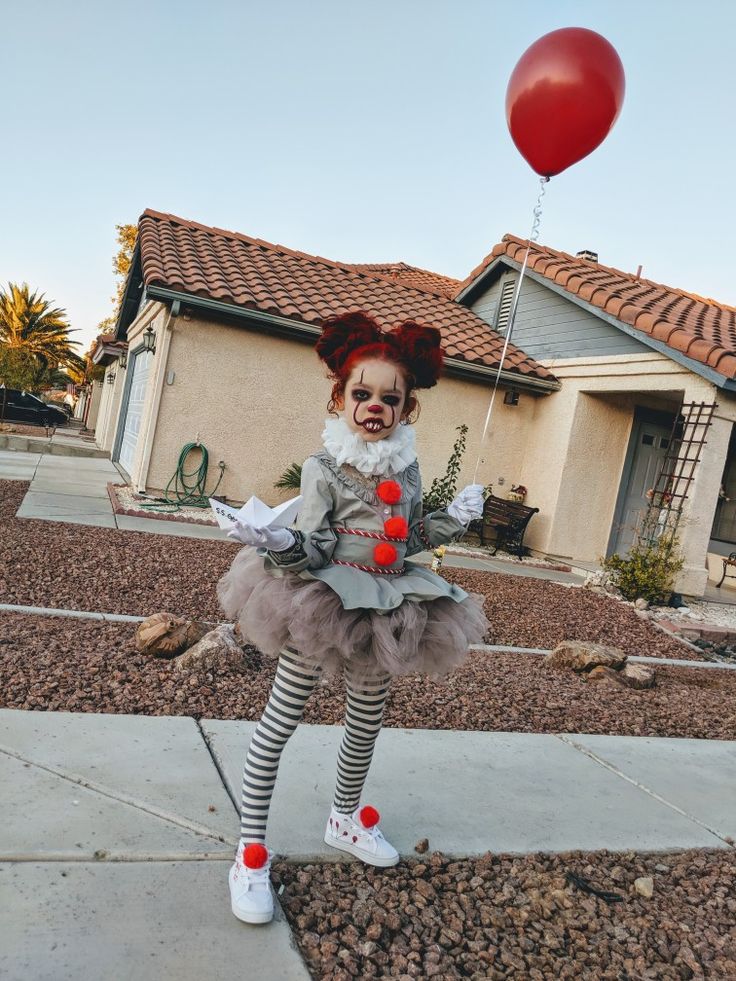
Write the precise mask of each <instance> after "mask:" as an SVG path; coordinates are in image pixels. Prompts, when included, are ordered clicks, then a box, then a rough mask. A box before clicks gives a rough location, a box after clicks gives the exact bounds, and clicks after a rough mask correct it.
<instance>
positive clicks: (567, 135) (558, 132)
mask: <svg viewBox="0 0 736 981" xmlns="http://www.w3.org/2000/svg"><path fill="white" fill-rule="evenodd" d="M625 87H626V80H625V78H624V67H623V65H622V64H621V59H620V58H619V56H618V53H617V52H616V49H615V48H614V47H613V45H612V44H610V43H609V42H608V41H607V40H606V39H605V38H604V37H601V35H600V34H596V32H595V31H589V30H587V28H584V27H563V28H562V29H561V30H559V31H552V32H551V33H550V34H545V35H544V37H540V39H539V40H538V41H535V42H534V44H533V45H532V46H531V47H530V48H528V49H527V50H526V51H525V52H524V54H523V55H522V56H521V58H520V59H519V62H518V64H517V65H516V68H514V70H513V72H512V74H511V78H510V79H509V86H508V89H507V90H506V122H507V123H508V127H509V130H510V132H511V137H512V139H513V141H514V143H515V144H516V147H517V149H518V150H519V152H520V153H521V155H522V157H524V159H525V160H526V161H527V163H528V164H529V165H530V166H531V167H532V169H533V170H535V171H536V172H537V173H538V174H539V175H540V176H542V177H553V176H554V175H555V174H559V173H560V172H561V171H563V170H566V169H567V168H568V167H570V166H572V164H574V163H577V162H578V160H582V159H583V157H587V155H588V154H589V153H592V152H593V150H595V148H596V147H597V146H598V145H599V144H600V143H602V142H603V140H604V139H605V138H606V136H607V135H608V133H609V132H610V130H611V128H612V126H613V124H614V123H615V122H616V119H617V118H618V114H619V113H620V112H621V106H622V104H623V101H624V89H625Z"/></svg>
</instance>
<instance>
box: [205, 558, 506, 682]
mask: <svg viewBox="0 0 736 981" xmlns="http://www.w3.org/2000/svg"><path fill="white" fill-rule="evenodd" d="M421 571H422V573H423V574H424V575H425V577H426V572H427V570H424V569H422V570H421ZM437 578H439V577H437ZM442 582H443V584H445V585H447V584H446V583H445V581H444V580H442ZM217 597H218V599H219V602H220V605H221V607H222V609H223V611H224V613H225V615H226V616H227V617H229V618H230V619H232V620H237V621H238V623H239V625H240V630H241V632H242V634H243V637H244V638H245V639H246V641H247V642H248V643H250V644H253V646H255V647H257V648H258V649H259V650H260V651H261V652H262V653H263V654H266V655H268V656H269V657H278V655H279V653H280V652H281V650H282V649H283V648H284V647H288V648H291V649H293V650H297V651H299V652H300V653H301V655H302V656H303V657H304V658H305V660H307V661H308V662H310V663H311V664H314V665H315V666H318V667H320V668H322V670H323V671H324V672H325V673H327V674H337V673H341V672H342V670H343V668H344V667H345V666H347V667H348V668H349V669H350V673H351V677H352V678H353V679H355V680H360V679H366V680H367V679H371V678H376V677H379V676H381V675H386V674H388V675H391V676H396V675H405V674H414V673H422V674H427V675H430V676H433V677H442V676H443V675H446V674H448V673H449V672H450V671H452V670H453V668H456V667H457V666H458V665H460V664H461V663H462V662H463V661H464V660H465V658H466V656H467V654H468V646H469V645H470V644H480V643H482V642H483V639H484V637H485V636H486V633H487V632H488V630H489V628H490V623H489V621H488V619H487V618H486V615H485V613H484V612H483V597H482V596H481V595H480V594H478V593H467V594H464V597H465V598H463V599H461V600H459V601H458V600H457V599H451V598H449V597H447V596H440V597H438V598H436V599H432V600H412V599H405V600H404V601H403V602H402V603H401V605H400V606H398V607H396V608H395V609H393V610H389V611H382V612H380V613H379V612H378V611H377V610H374V609H365V608H358V609H352V610H346V609H345V608H344V607H343V604H342V601H341V599H340V596H339V595H338V594H337V593H336V592H335V591H334V590H333V589H332V588H331V587H330V586H328V585H327V584H326V583H325V582H322V581H321V580H319V579H303V578H300V577H299V576H298V575H296V574H288V575H283V576H273V575H271V574H270V573H269V572H268V571H267V570H266V569H265V568H264V565H263V558H262V557H261V556H260V555H258V553H257V552H256V550H255V549H254V548H248V547H246V548H243V549H242V550H241V551H240V552H239V553H238V554H237V556H236V557H235V560H234V561H233V564H232V566H231V567H230V569H229V570H228V572H227V573H226V574H225V575H224V576H223V577H222V579H221V580H220V582H219V583H218V586H217Z"/></svg>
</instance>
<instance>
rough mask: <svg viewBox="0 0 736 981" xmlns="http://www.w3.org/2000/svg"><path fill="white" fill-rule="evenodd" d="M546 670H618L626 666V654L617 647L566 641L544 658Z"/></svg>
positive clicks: (588, 642)
mask: <svg viewBox="0 0 736 981" xmlns="http://www.w3.org/2000/svg"><path fill="white" fill-rule="evenodd" d="M543 663H544V666H545V667H547V668H555V669H559V668H572V670H573V671H590V670H591V669H592V668H595V667H597V666H598V665H603V666H604V667H607V668H613V669H614V670H618V669H619V668H622V667H623V666H624V664H626V654H624V652H623V651H622V650H620V648H618V647H608V646H606V645H605V644H596V643H593V642H590V641H583V640H566V641H563V642H562V643H561V644H558V645H557V647H555V649H554V650H553V651H552V652H551V653H550V654H547V655H546V657H545V658H544V661H543Z"/></svg>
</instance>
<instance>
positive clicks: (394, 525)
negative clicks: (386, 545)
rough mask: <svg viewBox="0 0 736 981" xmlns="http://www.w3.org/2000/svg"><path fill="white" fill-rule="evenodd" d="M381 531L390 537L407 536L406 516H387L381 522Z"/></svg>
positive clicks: (407, 523) (407, 524)
mask: <svg viewBox="0 0 736 981" xmlns="http://www.w3.org/2000/svg"><path fill="white" fill-rule="evenodd" d="M383 531H384V534H386V535H389V536H390V537H391V538H408V537H409V522H408V521H407V520H406V518H400V517H396V518H387V519H386V521H384V523H383Z"/></svg>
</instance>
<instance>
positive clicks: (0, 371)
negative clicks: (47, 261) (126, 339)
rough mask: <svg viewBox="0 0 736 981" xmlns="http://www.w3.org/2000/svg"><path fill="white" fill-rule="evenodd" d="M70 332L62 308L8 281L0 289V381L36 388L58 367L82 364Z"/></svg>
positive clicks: (23, 284) (10, 385)
mask: <svg viewBox="0 0 736 981" xmlns="http://www.w3.org/2000/svg"><path fill="white" fill-rule="evenodd" d="M70 333H72V329H71V327H70V326H69V322H68V320H67V319H66V311H65V310H62V309H60V308H59V307H54V306H52V305H51V303H50V302H49V301H47V300H46V299H45V295H44V294H43V293H41V294H39V293H38V292H35V291H34V292H33V293H31V290H30V287H29V286H28V283H22V284H21V285H20V286H19V285H18V284H17V283H9V284H8V289H7V290H0V382H3V383H4V384H5V386H6V387H7V388H25V389H32V390H36V391H37V390H38V389H40V388H42V387H43V385H44V383H46V382H48V380H49V379H50V378H51V375H52V374H53V372H55V371H56V370H57V369H58V368H59V367H79V366H80V365H82V364H83V363H84V362H83V360H82V358H80V357H79V355H78V354H76V352H75V351H74V350H73V348H74V347H77V346H78V345H79V341H73V340H71V338H70V337H69V335H70Z"/></svg>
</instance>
